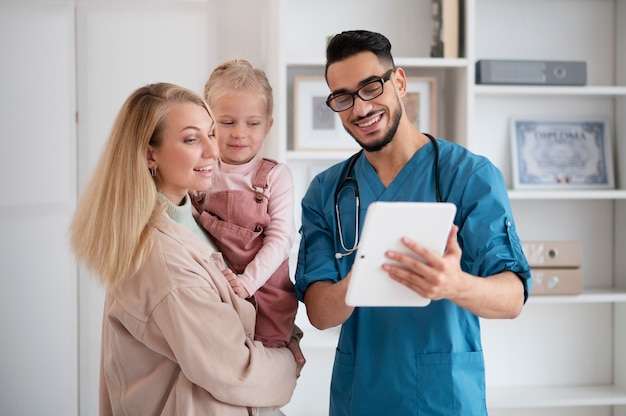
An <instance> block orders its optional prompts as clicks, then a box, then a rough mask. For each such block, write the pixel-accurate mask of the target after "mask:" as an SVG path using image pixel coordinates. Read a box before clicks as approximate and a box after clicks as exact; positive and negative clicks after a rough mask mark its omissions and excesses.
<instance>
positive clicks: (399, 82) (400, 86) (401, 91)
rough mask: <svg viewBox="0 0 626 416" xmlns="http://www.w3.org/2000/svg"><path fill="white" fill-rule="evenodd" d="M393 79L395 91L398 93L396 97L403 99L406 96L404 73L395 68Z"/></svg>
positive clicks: (402, 70) (400, 69)
mask: <svg viewBox="0 0 626 416" xmlns="http://www.w3.org/2000/svg"><path fill="white" fill-rule="evenodd" d="M393 79H394V81H395V85H396V89H397V91H398V95H400V97H404V96H405V95H406V83H407V81H406V73H405V72H404V69H402V68H396V70H395V71H394V72H393Z"/></svg>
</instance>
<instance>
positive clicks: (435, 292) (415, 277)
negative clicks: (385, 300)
mask: <svg viewBox="0 0 626 416" xmlns="http://www.w3.org/2000/svg"><path fill="white" fill-rule="evenodd" d="M383 269H384V270H385V271H386V272H387V273H388V274H389V277H390V278H391V279H393V280H395V281H396V282H398V283H401V284H403V285H404V286H406V287H408V288H409V289H411V290H412V291H414V292H416V293H417V294H419V295H421V296H423V297H425V298H428V299H434V300H437V299H440V298H441V297H440V294H439V292H440V290H439V288H438V286H437V285H433V282H432V281H430V280H429V279H428V278H426V277H425V276H423V275H421V274H418V273H415V272H414V271H413V270H409V269H406V268H403V267H400V266H394V265H390V264H385V265H384V266H383Z"/></svg>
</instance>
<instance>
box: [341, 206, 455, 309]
mask: <svg viewBox="0 0 626 416" xmlns="http://www.w3.org/2000/svg"><path fill="white" fill-rule="evenodd" d="M455 214H456V206H455V205H454V204H452V203H449V202H382V201H376V202H373V203H371V204H370V205H369V207H368V208H367V213H366V216H365V222H364V224H363V231H362V233H361V242H360V243H359V247H358V249H357V251H356V256H355V259H354V264H353V266H352V277H351V278H350V285H349V286H348V292H347V294H346V304H348V305H350V306H426V305H428V304H429V303H430V299H426V298H424V297H422V296H420V295H418V294H417V293H415V292H414V291H412V290H410V289H409V288H407V287H406V286H404V285H402V284H400V283H398V282H396V281H395V280H393V279H391V277H389V275H388V274H387V272H385V271H383V270H382V268H381V266H382V264H383V263H393V261H391V260H390V259H388V258H386V257H385V251H387V250H394V251H398V252H402V253H407V254H412V255H413V256H415V257H416V258H418V259H420V258H419V256H417V255H416V254H415V253H413V252H412V251H410V250H409V249H408V248H406V247H405V246H404V245H403V244H402V242H401V241H400V239H401V238H402V237H410V238H412V239H414V240H415V241H417V242H418V243H419V244H421V245H423V246H425V247H427V248H428V249H430V250H432V251H434V252H435V253H437V254H439V255H442V254H443V253H444V251H445V248H446V242H447V241H448V235H449V234H450V229H451V228H452V224H453V222H454V216H455Z"/></svg>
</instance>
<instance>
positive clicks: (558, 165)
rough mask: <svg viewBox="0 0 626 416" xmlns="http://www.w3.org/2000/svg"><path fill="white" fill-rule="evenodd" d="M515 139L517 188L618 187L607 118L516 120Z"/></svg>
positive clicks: (512, 126)
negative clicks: (615, 179)
mask: <svg viewBox="0 0 626 416" xmlns="http://www.w3.org/2000/svg"><path fill="white" fill-rule="evenodd" d="M511 138H512V143H511V149H512V152H511V156H512V163H511V165H512V169H513V172H512V173H513V175H512V177H513V188H515V189H610V188H613V187H614V182H613V181H614V178H613V163H612V162H613V160H612V153H611V139H610V135H609V126H608V122H607V121H606V120H603V119H598V118H592V117H587V118H576V119H572V118H567V119H564V118H549V119H546V118H535V117H531V118H515V119H513V120H511Z"/></svg>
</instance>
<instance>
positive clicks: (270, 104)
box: [204, 59, 274, 118]
mask: <svg viewBox="0 0 626 416" xmlns="http://www.w3.org/2000/svg"><path fill="white" fill-rule="evenodd" d="M229 89H233V90H238V91H251V90H255V89H259V90H260V92H261V95H262V97H263V99H264V100H265V103H266V106H267V117H268V118H271V117H272V113H273V112H274V97H273V92H272V86H271V85H270V82H269V80H268V79H267V76H266V75H265V72H264V71H263V70H261V69H258V68H254V67H253V66H252V64H251V63H250V62H248V61H246V60H245V59H233V60H231V61H227V62H224V63H222V64H221V65H219V66H218V67H216V68H215V69H214V70H213V72H212V73H211V76H209V79H208V80H207V82H206V84H205V85H204V98H205V99H206V101H207V102H208V103H209V107H213V103H214V102H215V100H217V99H219V98H220V97H222V96H223V95H225V94H228V93H229V91H228V90H229Z"/></svg>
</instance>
